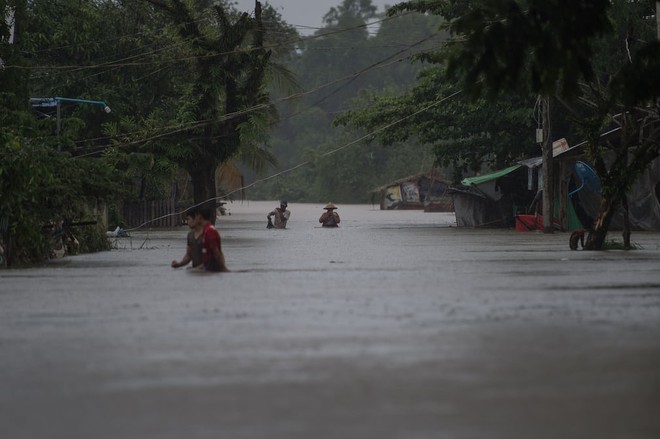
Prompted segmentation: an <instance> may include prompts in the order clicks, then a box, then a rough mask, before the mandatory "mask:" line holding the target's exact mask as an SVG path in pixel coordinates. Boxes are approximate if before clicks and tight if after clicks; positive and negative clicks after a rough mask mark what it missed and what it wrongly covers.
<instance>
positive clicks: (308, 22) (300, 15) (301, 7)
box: [233, 0, 403, 35]
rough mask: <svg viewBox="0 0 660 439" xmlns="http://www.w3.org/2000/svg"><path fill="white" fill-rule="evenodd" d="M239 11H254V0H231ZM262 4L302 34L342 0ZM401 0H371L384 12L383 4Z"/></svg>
mask: <svg viewBox="0 0 660 439" xmlns="http://www.w3.org/2000/svg"><path fill="white" fill-rule="evenodd" d="M233 1H234V2H235V3H236V8H237V9H238V10H239V11H245V12H251V11H254V0H233ZM260 1H261V3H262V4H266V3H269V4H270V5H271V6H273V7H274V8H275V9H276V10H277V11H278V12H279V13H280V14H281V15H282V18H283V19H284V21H286V22H287V23H289V24H290V25H293V26H296V27H297V29H298V32H300V33H301V34H303V35H310V34H313V33H314V31H315V30H316V28H319V27H321V24H322V19H323V16H324V15H325V14H326V13H327V12H328V11H329V10H330V8H332V7H335V6H338V5H339V4H341V2H342V0H260ZM401 1H403V0H371V3H372V4H373V5H374V6H376V7H377V8H378V11H377V12H384V11H385V5H394V4H397V3H400V2H401Z"/></svg>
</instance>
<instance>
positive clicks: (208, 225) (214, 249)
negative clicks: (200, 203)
mask: <svg viewBox="0 0 660 439" xmlns="http://www.w3.org/2000/svg"><path fill="white" fill-rule="evenodd" d="M214 215H215V209H214V208H213V207H211V208H208V207H207V208H202V209H200V217H201V224H202V264H201V265H200V266H199V267H195V268H203V269H204V270H206V271H222V272H226V271H229V269H228V268H227V264H225V255H224V254H223V253H222V245H221V242H220V233H219V232H218V230H217V229H216V228H215V227H213V223H212V222H211V219H212V218H213V216H214Z"/></svg>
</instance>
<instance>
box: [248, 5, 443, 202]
mask: <svg viewBox="0 0 660 439" xmlns="http://www.w3.org/2000/svg"><path fill="white" fill-rule="evenodd" d="M371 20H376V21H377V22H378V25H375V24H372V25H369V24H368V23H369V22H370V21H371ZM439 22H440V21H439V19H438V18H436V17H427V16H424V15H422V14H406V15H402V16H400V17H396V18H387V17H384V16H383V15H382V14H377V13H375V10H374V8H373V6H372V4H371V2H370V1H361V2H360V1H356V0H345V1H343V2H341V3H340V4H339V6H338V7H336V8H332V9H331V10H330V11H329V12H328V13H327V14H326V15H325V26H324V27H323V28H322V29H320V30H318V31H317V32H315V34H314V35H313V36H311V37H308V38H306V39H304V40H302V41H301V42H300V44H299V51H298V52H297V53H296V55H295V56H294V57H292V58H291V60H290V62H289V65H290V66H291V70H292V71H293V72H294V73H295V74H296V77H297V78H298V83H299V85H300V87H301V88H302V89H303V90H304V92H303V93H301V94H300V97H299V98H298V99H296V100H291V99H286V100H283V101H281V102H280V103H279V105H278V108H279V112H280V115H281V121H280V124H279V126H278V127H277V130H276V131H275V132H274V133H273V136H272V137H271V140H270V144H271V146H272V151H273V153H274V154H275V156H277V158H278V168H277V169H276V170H275V173H276V174H277V173H279V172H283V171H284V173H283V174H281V175H279V174H278V175H279V176H278V177H276V178H272V179H268V180H267V181H265V182H260V183H259V184H257V185H255V186H254V188H251V189H250V193H251V194H252V196H254V197H259V198H265V199H272V198H278V197H287V198H288V199H290V200H295V201H315V202H316V201H321V202H326V201H327V200H329V199H332V200H333V201H335V202H365V201H368V200H369V199H370V194H369V191H370V190H372V189H374V188H376V187H378V186H381V185H383V184H386V183H388V182H390V181H392V180H396V179H399V178H402V177H406V176H408V175H411V174H416V173H420V172H424V171H428V170H429V169H430V168H431V167H432V166H433V164H434V159H433V155H432V145H430V144H426V143H425V142H423V141H420V140H418V139H407V140H406V141H405V142H394V143H393V142H388V143H389V145H388V146H384V143H385V142H382V141H381V139H378V140H376V141H373V140H372V139H371V138H365V140H367V141H356V139H360V138H361V137H363V136H365V132H363V131H356V130H352V129H347V128H343V127H337V126H334V124H333V122H334V119H335V117H336V116H337V115H338V114H340V113H341V112H343V111H345V110H346V109H347V108H352V107H355V108H363V107H364V106H366V105H370V98H369V94H371V93H378V94H384V95H388V96H397V95H401V94H402V93H404V92H405V91H406V90H407V89H408V86H409V84H410V83H411V82H412V81H413V80H414V78H415V75H416V74H417V72H418V71H419V70H420V69H421V68H422V66H423V64H422V63H415V62H413V59H412V58H413V57H414V55H415V54H417V53H419V52H421V51H424V50H427V49H429V48H431V47H433V45H435V44H437V43H438V42H439V41H441V40H442V38H443V37H444V36H445V35H446V34H444V33H442V32H439V31H438V26H439ZM337 149H340V150H339V151H338V152H336V153H333V151H335V150H337ZM303 163H304V164H305V165H304V166H302V167H297V166H298V165H300V164H303ZM292 168H295V170H293V171H291V172H286V171H287V170H289V169H292ZM272 174H273V173H272V172H269V173H267V175H272ZM264 176H265V174H261V175H259V176H258V178H259V177H264Z"/></svg>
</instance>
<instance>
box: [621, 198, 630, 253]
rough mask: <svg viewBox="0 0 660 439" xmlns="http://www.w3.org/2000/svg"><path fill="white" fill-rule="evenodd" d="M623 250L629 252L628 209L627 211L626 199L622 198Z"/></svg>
mask: <svg viewBox="0 0 660 439" xmlns="http://www.w3.org/2000/svg"><path fill="white" fill-rule="evenodd" d="M621 205H622V206H623V248H625V249H626V250H630V209H628V197H627V196H626V195H624V196H623V199H622V200H621Z"/></svg>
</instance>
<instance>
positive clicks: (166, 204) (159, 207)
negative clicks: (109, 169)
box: [122, 198, 181, 228]
mask: <svg viewBox="0 0 660 439" xmlns="http://www.w3.org/2000/svg"><path fill="white" fill-rule="evenodd" d="M175 213H176V209H175V205H174V198H170V199H166V200H154V201H140V202H133V203H129V202H125V203H124V205H123V207H122V217H123V219H124V223H125V224H126V227H127V228H132V227H138V226H141V225H143V224H144V226H145V227H148V228H154V227H176V226H177V224H178V223H179V222H180V221H181V218H180V215H176V214H175ZM145 223H147V224H145Z"/></svg>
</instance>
